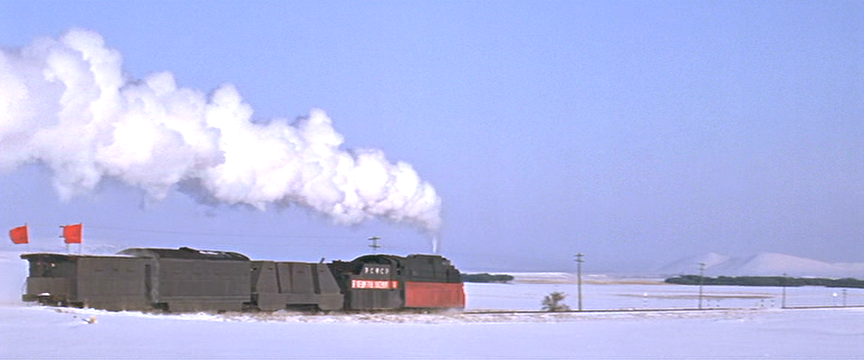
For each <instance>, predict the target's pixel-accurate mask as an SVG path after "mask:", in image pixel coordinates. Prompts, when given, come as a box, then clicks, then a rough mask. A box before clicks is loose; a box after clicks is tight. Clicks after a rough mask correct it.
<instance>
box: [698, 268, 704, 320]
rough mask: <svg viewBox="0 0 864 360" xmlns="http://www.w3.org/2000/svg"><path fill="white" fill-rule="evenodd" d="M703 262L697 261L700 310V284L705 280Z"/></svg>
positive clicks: (700, 305)
mask: <svg viewBox="0 0 864 360" xmlns="http://www.w3.org/2000/svg"><path fill="white" fill-rule="evenodd" d="M704 275H705V263H704V262H700V263H699V310H702V284H703V283H704V282H705V276H704Z"/></svg>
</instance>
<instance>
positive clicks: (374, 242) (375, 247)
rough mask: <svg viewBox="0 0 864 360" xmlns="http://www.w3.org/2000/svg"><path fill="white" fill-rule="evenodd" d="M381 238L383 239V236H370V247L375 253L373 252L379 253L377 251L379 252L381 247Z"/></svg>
mask: <svg viewBox="0 0 864 360" xmlns="http://www.w3.org/2000/svg"><path fill="white" fill-rule="evenodd" d="M380 239H381V238H380V237H378V236H370V237H369V241H371V242H372V243H371V244H369V247H370V248H372V253H373V254H377V253H378V248H380V247H381V245H378V240H380Z"/></svg>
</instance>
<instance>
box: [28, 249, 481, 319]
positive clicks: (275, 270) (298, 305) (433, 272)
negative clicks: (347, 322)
mask: <svg viewBox="0 0 864 360" xmlns="http://www.w3.org/2000/svg"><path fill="white" fill-rule="evenodd" d="M21 258H22V259H24V260H27V261H28V262H29V274H28V277H27V284H26V291H25V293H24V294H23V295H22V300H23V301H26V302H39V303H42V304H48V305H55V306H67V307H81V308H95V309H104V310H114V311H164V312H226V311H277V310H300V311H313V312H318V311H323V312H330V311H349V312H350V311H390V310H422V311H426V310H440V309H463V308H464V307H465V292H464V287H463V283H462V276H461V273H460V272H459V270H458V269H456V267H455V266H453V265H452V264H451V263H450V261H449V260H447V259H446V258H444V257H442V256H439V255H408V256H404V257H403V256H397V255H386V254H371V255H364V256H361V257H358V258H356V259H354V260H352V261H338V260H337V261H332V262H329V263H325V262H324V259H322V260H321V261H320V262H318V263H309V262H292V261H269V260H251V259H250V258H249V257H247V256H246V255H243V254H240V253H237V252H232V251H216V250H198V249H193V248H189V247H180V248H177V249H167V248H129V249H125V250H122V251H120V252H118V253H117V254H114V255H74V254H58V253H29V254H22V255H21Z"/></svg>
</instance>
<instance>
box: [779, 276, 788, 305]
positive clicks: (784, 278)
mask: <svg viewBox="0 0 864 360" xmlns="http://www.w3.org/2000/svg"><path fill="white" fill-rule="evenodd" d="M787 276H788V275H787V274H786V273H783V300H782V301H781V303H780V308H781V309H785V308H786V277H787Z"/></svg>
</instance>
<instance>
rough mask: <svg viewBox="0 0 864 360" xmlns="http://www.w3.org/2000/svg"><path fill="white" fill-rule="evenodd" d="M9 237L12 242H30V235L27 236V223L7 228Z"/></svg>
mask: <svg viewBox="0 0 864 360" xmlns="http://www.w3.org/2000/svg"><path fill="white" fill-rule="evenodd" d="M9 238H10V239H12V243H14V244H26V243H28V242H30V237H29V236H27V225H24V226H19V227H16V228H14V229H12V230H9Z"/></svg>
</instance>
